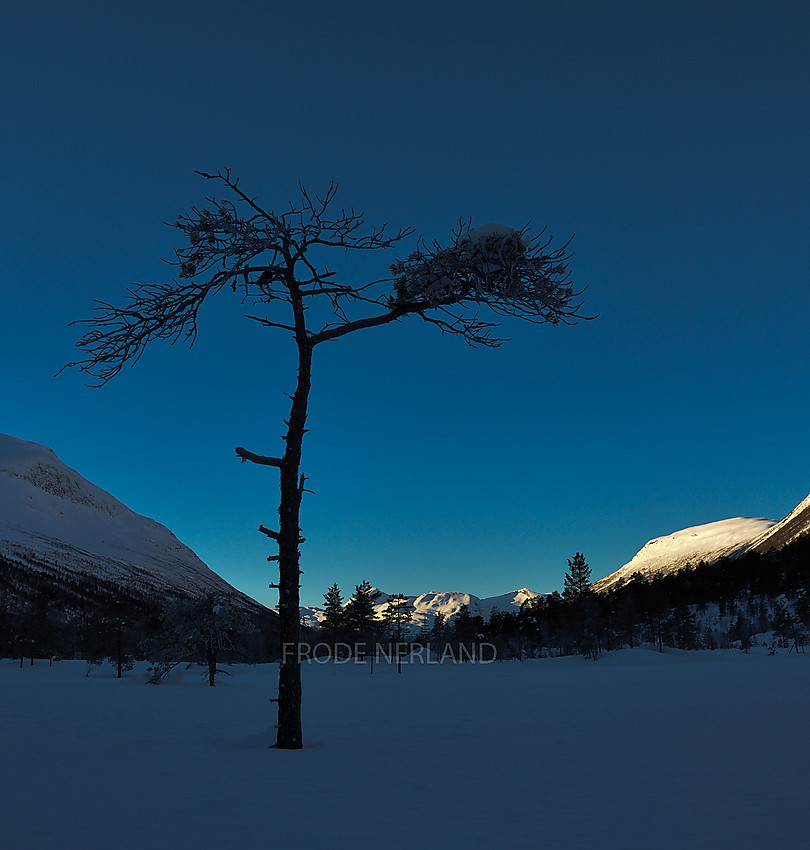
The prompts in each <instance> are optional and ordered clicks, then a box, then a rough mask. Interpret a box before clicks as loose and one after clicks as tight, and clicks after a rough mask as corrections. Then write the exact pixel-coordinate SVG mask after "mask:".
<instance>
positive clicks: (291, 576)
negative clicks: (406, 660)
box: [65, 170, 589, 749]
mask: <svg viewBox="0 0 810 850" xmlns="http://www.w3.org/2000/svg"><path fill="white" fill-rule="evenodd" d="M197 173H198V174H200V175H201V176H202V177H204V178H205V179H206V180H210V181H212V182H213V183H214V184H217V185H220V186H223V187H225V189H226V190H227V192H228V194H229V198H228V199H224V200H222V199H215V198H209V199H208V206H207V207H204V208H202V209H199V208H196V207H195V208H192V210H191V212H190V213H188V214H186V215H181V216H180V217H179V218H178V219H177V220H176V222H175V223H174V225H173V226H174V227H176V228H177V229H178V230H179V231H180V232H181V233H182V234H183V236H184V237H185V238H186V240H187V243H188V244H187V245H186V246H185V247H182V248H179V249H177V250H176V251H175V254H176V258H175V260H174V261H173V265H174V266H175V267H176V268H177V279H175V280H173V281H170V282H167V283H158V284H141V285H133V286H132V287H131V288H130V289H129V293H128V296H127V298H126V299H125V302H124V304H123V306H114V305H112V304H109V303H105V302H98V306H97V308H96V310H95V314H94V315H93V317H92V318H90V319H87V320H83V321H84V322H86V323H87V324H88V325H89V328H88V330H87V331H86V333H85V334H84V335H83V336H82V337H81V338H80V339H79V341H78V342H77V345H78V347H79V348H80V349H81V350H82V351H83V353H84V354H86V355H87V356H86V357H84V358H83V359H80V360H77V361H75V362H73V363H70V364H68V366H70V367H75V368H78V369H80V370H81V371H83V372H85V373H87V374H89V375H91V376H92V377H94V378H95V380H96V384H95V385H96V386H101V385H103V384H105V383H107V381H109V380H111V379H112V378H114V377H115V376H116V375H117V374H118V373H119V372H120V370H121V369H122V367H123V366H124V364H125V363H131V364H134V363H135V362H137V361H138V359H139V358H140V357H141V355H142V354H143V351H144V349H145V348H146V346H147V345H148V344H149V343H150V342H153V341H154V340H159V339H162V340H168V341H169V342H170V343H176V342H178V341H184V342H186V343H188V344H189V345H193V343H194V340H195V338H196V336H197V321H198V315H199V311H200V309H201V308H202V307H203V304H204V303H205V302H206V301H207V300H208V299H209V298H211V297H212V296H214V295H217V294H219V293H220V292H222V291H225V292H227V291H228V290H230V291H231V292H232V293H233V294H234V295H235V297H237V298H240V299H241V301H242V303H244V304H246V305H247V307H248V312H247V313H246V317H247V318H249V319H251V320H252V321H255V322H257V323H259V324H260V325H261V326H263V327H266V328H272V329H274V330H279V331H284V332H286V333H289V334H290V335H291V336H292V338H293V340H294V342H295V345H296V347H297V351H298V372H297V380H296V384H295V389H294V392H293V394H292V395H291V396H290V400H291V407H290V415H289V418H288V419H287V420H286V424H287V432H286V434H285V435H284V436H283V438H282V439H283V443H284V451H283V453H282V454H281V455H278V456H277V455H264V454H258V453H256V452H252V451H249V450H248V449H245V448H243V447H241V446H240V447H238V448H237V449H236V454H237V456H238V457H239V458H240V459H241V460H242V461H243V462H244V461H250V462H251V463H256V464H262V465H264V466H270V467H274V468H275V469H277V470H278V471H279V476H280V487H279V489H280V498H279V525H278V528H266V527H265V526H264V525H262V526H260V531H261V532H262V533H263V534H266V535H267V536H268V537H270V538H271V539H272V540H273V541H275V543H276V544H277V545H278V554H277V555H273V556H271V559H273V560H277V561H278V563H279V581H278V585H277V587H278V591H279V596H280V599H279V621H280V637H281V645H282V663H281V664H280V668H279V696H278V735H277V740H276V746H278V747H280V748H285V749H298V748H300V747H301V746H302V740H303V739H302V734H301V669H300V653H299V651H298V647H299V643H300V621H299V615H298V608H299V576H300V569H299V560H300V551H299V546H300V545H301V543H302V542H303V537H302V535H301V529H300V522H299V520H300V508H301V501H302V497H303V495H304V493H305V492H307V490H306V487H305V482H306V479H305V476H304V475H303V473H302V472H301V452H302V446H303V439H304V433H305V431H306V427H305V426H306V419H307V405H308V399H309V392H310V382H311V374H312V358H313V353H314V351H315V349H316V348H317V347H318V346H319V345H321V344H323V343H326V342H332V341H334V340H336V339H339V338H341V337H343V336H346V335H348V334H351V333H355V332H358V331H361V330H367V329H370V328H373V327H379V326H382V325H386V324H389V323H391V322H394V321H397V320H399V319H402V318H404V317H405V316H408V315H415V316H419V317H420V318H421V319H423V320H424V321H425V322H428V323H430V324H433V325H436V326H437V327H438V328H439V329H440V330H441V331H442V332H443V333H449V334H456V335H459V336H461V337H462V338H463V339H465V340H466V341H467V342H468V343H469V344H471V345H484V346H497V345H499V344H500V343H501V342H502V341H503V340H501V339H498V338H496V337H493V336H492V331H493V329H494V328H496V327H497V326H498V324H499V323H500V319H501V318H503V317H517V318H521V319H524V320H526V321H529V322H533V323H550V324H552V325H557V324H560V323H563V324H573V323H575V322H577V321H578V320H580V319H585V318H589V317H587V316H584V315H582V314H581V313H580V309H581V301H580V300H579V298H580V295H581V292H577V291H576V290H575V289H574V287H573V286H572V284H571V281H570V273H569V265H568V263H569V259H570V254H569V250H568V247H569V243H565V244H564V245H562V246H561V247H558V248H554V249H552V248H551V238H550V237H546V236H545V235H544V234H543V233H542V232H541V233H540V234H539V235H538V236H535V237H533V236H532V235H531V233H530V230H529V228H528V226H527V227H524V228H522V229H521V230H515V229H512V228H507V227H502V226H499V225H487V226H485V227H481V228H477V229H474V230H473V229H470V227H469V226H464V225H460V226H459V227H458V228H457V229H456V230H454V231H453V233H452V237H451V240H450V243H449V244H448V245H441V244H439V243H438V242H434V243H432V244H431V245H427V244H426V243H425V242H423V241H421V240H420V241H418V242H417V246H416V248H415V250H413V251H412V252H411V253H409V254H408V255H407V256H406V258H405V259H404V260H397V261H396V262H394V263H393V264H392V265H391V266H390V267H389V269H390V274H389V275H388V276H387V277H385V278H383V279H381V280H377V281H373V282H369V283H354V282H352V283H346V282H342V281H340V280H338V279H337V276H336V273H335V272H334V271H332V270H330V269H329V268H328V266H326V265H325V264H323V263H322V262H321V261H322V258H323V256H324V255H325V254H326V253H328V252H330V251H333V250H334V251H338V252H340V253H352V252H368V251H378V250H387V249H390V248H393V247H394V246H396V245H398V244H400V243H401V242H402V240H403V239H405V238H406V237H409V236H411V235H412V231H411V230H407V229H405V230H403V229H400V230H398V231H396V232H393V233H392V232H389V230H388V229H387V227H386V226H380V227H372V228H367V227H366V225H365V223H364V219H363V216H362V214H360V213H357V212H355V211H354V210H353V209H351V210H346V209H340V210H334V209H333V202H334V199H335V193H336V191H337V187H336V185H335V184H332V185H330V187H329V189H328V190H327V192H326V193H325V194H324V195H323V196H322V197H319V196H316V195H311V194H309V193H308V192H307V190H306V189H305V188H304V187H303V186H301V187H300V197H299V199H298V201H297V202H295V203H291V204H290V206H289V207H288V208H286V209H284V210H283V211H282V212H276V211H274V210H270V209H267V208H265V207H264V206H262V205H261V204H260V203H259V202H258V201H257V200H256V199H255V198H254V197H252V196H250V195H248V194H247V193H245V192H244V191H243V190H242V188H241V187H240V186H239V183H238V180H236V179H234V178H232V177H231V173H230V171H229V170H225V171H223V172H219V173H217V174H207V173H205V172H197ZM316 304H317V305H320V309H318V310H309V308H310V307H314V306H315V305H316ZM482 309H484V310H486V311H488V312H489V314H490V316H491V318H479V311H480V310H482ZM315 316H319V317H321V318H320V319H319V320H315V319H313V318H312V317H315ZM65 368H67V367H65Z"/></svg>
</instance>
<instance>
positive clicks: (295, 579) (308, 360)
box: [276, 337, 312, 750]
mask: <svg viewBox="0 0 810 850" xmlns="http://www.w3.org/2000/svg"><path fill="white" fill-rule="evenodd" d="M311 372H312V347H311V346H310V345H309V343H308V342H307V341H306V340H305V339H302V338H300V337H299V339H298V383H297V386H296V388H295V394H294V395H293V401H292V408H291V410H290V419H289V423H288V428H287V436H286V438H285V444H286V449H285V452H284V457H283V458H282V464H281V481H280V488H281V498H280V501H279V509H278V512H279V538H278V553H279V562H278V568H279V587H278V593H279V606H278V611H279V627H280V631H281V635H280V636H281V666H280V668H279V674H278V734H277V736H276V746H277V747H278V748H279V749H284V750H297V749H300V748H301V747H302V737H301V660H300V654H299V643H300V640H301V621H300V615H299V611H298V606H299V577H300V570H299V567H298V563H299V558H300V552H299V549H298V546H299V544H300V537H301V529H300V525H299V517H300V508H301V496H302V495H303V490H304V477H303V476H302V475H301V476H299V470H300V467H301V446H302V443H303V440H304V433H305V430H306V428H305V425H306V420H307V401H308V398H309V390H310V382H311Z"/></svg>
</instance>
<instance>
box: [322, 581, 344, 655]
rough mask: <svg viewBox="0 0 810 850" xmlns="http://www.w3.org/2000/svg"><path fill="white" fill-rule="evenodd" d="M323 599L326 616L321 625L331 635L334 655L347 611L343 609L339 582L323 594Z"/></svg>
mask: <svg viewBox="0 0 810 850" xmlns="http://www.w3.org/2000/svg"><path fill="white" fill-rule="evenodd" d="M323 600H324V606H323V612H324V617H323V621H322V623H321V627H322V628H323V630H324V631H325V632H326V633H327V634H328V635H329V640H330V642H331V644H332V655H333V656H334V654H335V644H336V643H337V636H338V632H339V631H340V629H341V628H343V623H344V620H345V611H344V610H343V595H342V594H341V592H340V588H339V587H338V585H337V582H335V583H334V584H333V585H332V586H331V587H330V588H329V589H328V590H327V591H326V593H324V594H323Z"/></svg>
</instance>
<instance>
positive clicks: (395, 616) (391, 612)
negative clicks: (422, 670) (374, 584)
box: [382, 593, 413, 673]
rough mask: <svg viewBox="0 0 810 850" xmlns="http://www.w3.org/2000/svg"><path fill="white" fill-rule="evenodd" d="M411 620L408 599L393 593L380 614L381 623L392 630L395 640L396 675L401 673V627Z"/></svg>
mask: <svg viewBox="0 0 810 850" xmlns="http://www.w3.org/2000/svg"><path fill="white" fill-rule="evenodd" d="M412 619H413V611H412V610H411V606H410V603H409V602H408V597H407V596H405V595H404V594H403V593H395V594H394V595H393V596H391V597H390V598H389V600H388V604H387V605H386V606H385V610H384V611H383V613H382V620H383V622H384V623H385V624H386V625H387V626H389V627H391V628H393V629H394V631H395V632H396V638H397V673H401V672H402V659H401V656H400V652H399V650H400V644H401V643H402V626H403V625H404V624H405V623H410V622H411V620H412Z"/></svg>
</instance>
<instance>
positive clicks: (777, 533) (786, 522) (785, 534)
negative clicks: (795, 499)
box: [746, 496, 810, 554]
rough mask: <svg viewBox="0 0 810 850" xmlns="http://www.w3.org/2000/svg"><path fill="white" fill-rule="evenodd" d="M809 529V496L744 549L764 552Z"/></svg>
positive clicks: (801, 534) (778, 546) (784, 544)
mask: <svg viewBox="0 0 810 850" xmlns="http://www.w3.org/2000/svg"><path fill="white" fill-rule="evenodd" d="M808 531H810V496H808V497H807V498H806V499H805V500H804V501H803V502H800V503H799V504H798V505H796V507H795V508H794V509H793V510H792V511H791V512H790V513H789V514H788V515H787V516H786V517H785V518H784V519H783V520H781V521H780V522H778V523H776V525H774V526H773V527H772V528H769V529H767V530H765V531H763V532H762V534H760V535H759V536H758V537H756V538H754V539H753V540H752V541H751V542H750V543H749V544H748V546H747V547H746V550H750V551H753V552H760V553H762V554H765V553H766V552H769V551H770V550H771V549H781V548H782V547H783V546H787V545H788V544H789V543H792V542H793V541H794V540H796V539H797V538H799V537H802V536H803V535H804V534H807V533H808Z"/></svg>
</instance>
